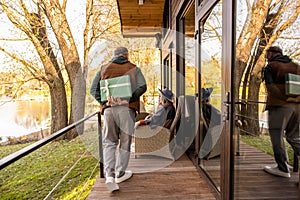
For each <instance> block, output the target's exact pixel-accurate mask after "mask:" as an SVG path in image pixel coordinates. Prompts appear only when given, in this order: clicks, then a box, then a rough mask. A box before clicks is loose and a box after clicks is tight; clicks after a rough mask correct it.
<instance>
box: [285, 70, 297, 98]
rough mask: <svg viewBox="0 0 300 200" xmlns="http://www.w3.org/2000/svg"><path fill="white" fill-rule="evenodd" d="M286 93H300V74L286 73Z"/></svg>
mask: <svg viewBox="0 0 300 200" xmlns="http://www.w3.org/2000/svg"><path fill="white" fill-rule="evenodd" d="M285 93H286V95H289V96H297V95H300V75H297V74H290V73H288V74H286V75H285Z"/></svg>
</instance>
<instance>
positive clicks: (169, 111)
mask: <svg viewBox="0 0 300 200" xmlns="http://www.w3.org/2000/svg"><path fill="white" fill-rule="evenodd" d="M158 90H159V91H160V93H161V97H160V105H161V106H160V108H159V109H158V111H157V112H156V113H155V114H153V115H151V116H149V117H146V119H143V120H139V121H137V122H136V123H135V128H137V127H138V126H142V125H149V126H150V127H151V128H155V127H156V126H163V127H165V128H168V129H170V127H171V124H172V122H173V120H174V118H175V114H176V110H175V107H174V105H173V97H174V94H173V92H172V91H171V90H169V89H168V88H165V89H163V90H160V89H158Z"/></svg>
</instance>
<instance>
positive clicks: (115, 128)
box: [90, 47, 147, 191]
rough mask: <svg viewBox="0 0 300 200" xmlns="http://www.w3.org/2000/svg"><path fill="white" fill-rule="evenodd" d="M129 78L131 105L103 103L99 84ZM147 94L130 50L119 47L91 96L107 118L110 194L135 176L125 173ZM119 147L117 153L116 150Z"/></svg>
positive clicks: (99, 75)
mask: <svg viewBox="0 0 300 200" xmlns="http://www.w3.org/2000/svg"><path fill="white" fill-rule="evenodd" d="M125 74H128V75H129V76H130V81H131V87H132V97H131V98H130V99H129V101H126V100H120V99H119V100H118V102H114V99H113V98H110V97H108V102H106V103H102V102H101V93H100V83H99V81H100V80H105V79H108V78H114V77H119V76H123V75H125ZM146 90H147V86H146V81H145V78H144V75H143V74H142V72H141V70H140V69H139V68H138V67H136V65H134V64H132V63H131V62H130V61H128V50H127V48H125V47H118V48H116V50H115V51H114V57H113V58H112V60H111V61H110V62H109V63H108V64H105V65H103V66H101V68H100V71H99V72H98V73H97V74H96V76H95V78H94V80H93V83H92V86H91V89H90V93H91V95H92V96H93V97H94V98H95V99H96V100H97V101H98V102H99V103H100V109H101V113H102V114H103V115H104V128H103V131H104V137H103V147H104V149H103V160H104V166H105V174H106V182H105V183H106V185H107V188H108V189H109V190H110V191H115V190H118V189H119V186H118V183H120V182H123V181H125V180H127V179H129V178H130V177H131V176H132V172H131V171H130V170H126V168H127V166H128V162H129V157H130V146H131V138H132V134H133V132H134V121H135V120H134V118H135V114H136V112H138V111H139V97H140V96H141V95H142V94H143V93H144V92H145V91H146ZM118 145H119V149H118V152H116V151H117V146H118Z"/></svg>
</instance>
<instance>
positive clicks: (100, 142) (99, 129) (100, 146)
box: [98, 112, 104, 178]
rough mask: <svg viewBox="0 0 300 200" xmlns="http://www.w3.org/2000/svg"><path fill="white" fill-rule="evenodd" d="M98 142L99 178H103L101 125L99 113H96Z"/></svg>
mask: <svg viewBox="0 0 300 200" xmlns="http://www.w3.org/2000/svg"><path fill="white" fill-rule="evenodd" d="M98 140H99V162H100V178H104V170H103V148H102V124H101V113H100V112H98Z"/></svg>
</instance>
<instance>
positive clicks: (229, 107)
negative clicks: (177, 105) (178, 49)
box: [194, 0, 235, 200]
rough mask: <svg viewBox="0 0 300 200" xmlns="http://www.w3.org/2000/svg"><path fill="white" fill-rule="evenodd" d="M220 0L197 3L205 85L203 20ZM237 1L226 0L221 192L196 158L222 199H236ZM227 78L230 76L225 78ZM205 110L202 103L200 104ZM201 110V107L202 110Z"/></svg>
mask: <svg viewBox="0 0 300 200" xmlns="http://www.w3.org/2000/svg"><path fill="white" fill-rule="evenodd" d="M218 2H219V0H214V1H212V0H197V1H196V2H195V11H196V12H195V28H196V30H195V39H196V40H197V47H196V60H197V61H196V64H197V67H198V69H197V70H198V72H200V73H198V80H199V84H201V66H200V65H201V62H200V61H201V57H200V53H199V52H201V37H200V36H201V25H202V24H201V21H203V19H204V18H205V17H206V16H207V14H208V13H209V12H210V11H211V10H212V9H213V8H214V6H215V5H216V4H217V3H218ZM234 13H235V1H230V0H223V1H222V58H221V60H222V64H221V66H222V81H223V83H224V91H223V92H222V94H225V96H224V97H223V96H222V101H223V100H224V101H223V102H224V103H223V105H222V114H223V116H222V118H223V120H224V129H223V132H222V134H221V139H222V143H221V145H222V147H221V160H220V167H221V171H220V173H221V174H220V178H221V182H220V187H221V188H220V191H219V190H218V189H217V188H216V187H215V185H214V183H213V182H212V181H211V179H210V177H209V176H208V175H207V173H206V172H205V170H204V169H202V168H201V167H200V165H199V164H200V158H198V156H197V158H195V160H194V163H195V165H196V167H197V169H198V171H199V173H200V174H202V175H204V177H205V178H206V180H207V182H208V183H209V187H210V188H211V189H213V191H214V194H215V196H216V197H217V198H218V199H222V200H229V199H234V145H233V144H234V142H233V130H234V106H233V105H234V102H233V101H234V99H235V98H234V97H235V94H234V91H235V90H234V88H233V87H234V84H233V81H234V74H233V72H234V61H235V14H234ZM225 77H226V78H225ZM198 94H201V87H198ZM198 104H199V105H201V98H198ZM199 108H200V109H201V106H200V107H199ZM199 112H200V110H199ZM200 131H201V130H199V129H198V130H197V133H196V139H195V143H196V145H195V148H196V149H195V151H197V152H199V150H200V145H199V144H200Z"/></svg>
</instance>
